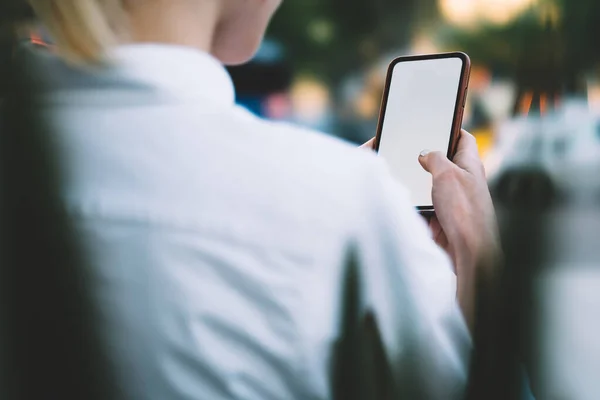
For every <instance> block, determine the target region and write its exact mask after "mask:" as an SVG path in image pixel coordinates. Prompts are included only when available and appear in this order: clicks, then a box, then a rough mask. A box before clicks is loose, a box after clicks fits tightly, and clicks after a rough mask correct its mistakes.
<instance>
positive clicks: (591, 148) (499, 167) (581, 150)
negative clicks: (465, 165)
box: [485, 100, 600, 208]
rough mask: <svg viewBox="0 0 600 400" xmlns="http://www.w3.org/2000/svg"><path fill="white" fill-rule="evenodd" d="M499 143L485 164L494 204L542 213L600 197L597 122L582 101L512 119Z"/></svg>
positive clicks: (501, 131) (599, 122) (599, 125)
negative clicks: (568, 202) (567, 201)
mask: <svg viewBox="0 0 600 400" xmlns="http://www.w3.org/2000/svg"><path fill="white" fill-rule="evenodd" d="M497 138H498V140H497V142H496V143H495V146H494V148H493V149H492V150H491V151H490V153H489V154H488V157H487V159H486V161H485V164H486V170H487V174H488V181H489V184H490V190H491V191H492V194H493V196H494V198H495V199H496V201H497V202H498V203H500V204H502V205H509V204H521V205H527V206H533V207H541V208H544V207H547V206H550V205H552V204H554V203H555V202H557V201H560V200H564V199H566V198H569V199H572V200H573V199H579V200H581V199H582V198H589V196H590V195H591V196H597V195H598V194H600V174H597V173H595V171H597V170H600V119H598V118H597V117H596V116H594V115H592V114H590V112H589V108H588V106H587V103H586V102H584V101H580V100H571V101H568V102H566V103H565V104H564V106H563V107H562V108H561V109H559V110H558V111H557V112H555V113H553V114H551V115H546V116H544V117H539V116H534V117H521V118H517V119H514V120H511V121H509V122H507V123H506V124H505V125H503V126H502V127H501V128H500V129H499V131H498V133H497Z"/></svg>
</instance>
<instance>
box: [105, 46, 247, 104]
mask: <svg viewBox="0 0 600 400" xmlns="http://www.w3.org/2000/svg"><path fill="white" fill-rule="evenodd" d="M110 58H111V62H113V63H114V64H115V66H116V71H118V74H125V75H126V77H131V78H132V79H135V80H138V81H140V80H141V81H143V82H144V83H146V84H149V85H151V86H153V87H155V88H156V89H158V90H160V91H164V92H166V93H169V94H170V95H173V96H176V97H183V98H197V97H203V98H209V99H210V101H211V102H216V103H220V104H223V105H232V104H233V103H234V101H235V91H234V87H233V82H232V81H231V77H230V76H229V73H228V72H227V70H226V69H225V67H224V66H223V65H222V64H221V63H220V62H219V61H218V60H217V59H216V58H214V57H213V56H211V55H210V54H208V53H205V52H202V51H199V50H196V49H194V48H191V47H184V46H175V45H161V44H130V45H123V46H119V47H117V48H115V49H114V50H113V52H112V53H111V56H110Z"/></svg>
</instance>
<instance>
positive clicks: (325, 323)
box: [36, 45, 470, 400]
mask: <svg viewBox="0 0 600 400" xmlns="http://www.w3.org/2000/svg"><path fill="white" fill-rule="evenodd" d="M36 57H38V61H39V62H40V63H41V64H42V66H43V69H44V70H45V74H44V76H46V77H47V78H48V82H46V88H45V89H44V90H45V91H44V93H43V94H42V100H43V103H42V104H44V105H45V107H44V109H45V110H47V111H50V112H51V116H52V118H53V121H54V122H55V125H54V126H55V131H56V132H55V137H56V140H57V144H58V145H59V147H60V159H61V160H62V165H63V167H64V174H65V177H66V183H65V187H64V190H63V192H64V202H65V206H66V207H67V208H68V210H69V213H70V215H71V216H72V218H73V220H74V221H75V222H76V226H77V227H78V230H79V234H80V237H81V239H82V241H83V243H84V248H85V249H86V251H87V253H88V255H89V260H90V264H91V267H92V273H93V278H94V288H95V292H94V295H95V299H96V301H97V303H98V305H99V306H100V308H101V311H102V326H103V327H104V328H105V331H104V337H105V338H106V343H107V348H108V351H109V354H110V356H111V360H112V361H113V362H114V368H115V371H117V372H118V376H119V379H120V380H121V384H122V386H123V388H124V389H125V390H126V391H127V394H128V396H129V398H132V399H133V398H136V399H171V400H176V399H209V400H219V399H247V400H251V399H256V400H258V399H329V398H331V387H330V380H329V378H330V369H331V362H332V350H333V345H334V343H335V341H336V340H337V339H338V337H339V336H340V324H341V321H340V319H341V317H340V314H341V309H342V304H341V301H340V299H341V296H342V294H341V288H342V275H343V273H344V265H345V262H344V260H345V258H346V255H347V249H348V247H349V246H350V245H354V246H355V247H356V249H357V251H358V254H359V261H360V265H361V271H360V274H361V276H362V279H361V285H362V286H361V287H362V289H363V294H364V306H365V308H366V309H368V310H372V311H374V313H375V315H376V318H377V320H378V324H379V329H380V331H381V335H382V339H383V342H384V344H385V349H386V352H387V356H388V358H389V360H390V362H391V364H392V365H393V368H394V377H395V379H396V380H397V382H398V383H400V384H401V383H402V382H414V381H415V380H422V382H424V383H425V387H426V388H427V390H428V391H429V392H428V393H427V394H425V393H423V394H422V397H427V398H439V399H451V398H458V396H459V395H460V392H461V390H462V389H463V388H464V385H465V382H466V375H467V367H466V366H467V364H468V360H469V351H470V338H469V335H468V331H467V329H466V327H465V324H464V321H463V319H462V316H461V314H460V311H459V309H458V307H457V304H456V278H455V276H454V274H453V272H452V269H451V265H450V261H449V259H448V257H447V256H446V255H445V254H444V253H443V252H442V251H441V250H440V249H439V248H438V247H437V246H436V245H435V244H434V242H433V241H432V240H431V238H430V233H429V231H428V229H427V227H426V225H425V223H424V222H423V221H422V219H421V217H419V216H418V215H417V213H416V212H415V211H414V209H413V208H412V207H411V205H410V203H409V200H408V196H407V193H406V191H405V189H404V188H403V187H401V186H400V185H398V184H397V183H396V182H395V181H394V180H393V178H392V177H391V175H390V173H389V171H388V170H387V168H386V166H385V165H384V163H383V162H382V161H381V160H380V159H379V158H378V157H377V156H376V155H374V154H371V153H370V152H368V151H365V150H361V149H356V148H354V147H353V146H350V145H348V144H344V143H343V142H340V141H338V140H336V139H333V138H330V137H327V136H325V135H322V134H319V133H315V132H312V131H308V130H303V129H300V128H296V127H293V126H288V125H282V124H279V123H273V122H268V121H265V120H261V119H260V118H258V117H256V116H253V115H251V114H250V113H249V112H247V111H245V110H244V109H242V108H240V107H238V106H236V105H235V104H234V89H233V86H232V83H231V81H230V79H229V76H228V74H227V72H226V71H225V69H224V68H223V67H222V66H221V65H220V64H219V63H218V62H217V61H216V60H214V59H213V58H212V57H211V56H209V55H207V54H203V53H201V52H198V51H195V50H192V49H186V48H178V47H174V46H158V45H136V46H133V45H132V46H125V47H122V48H119V49H117V50H116V51H115V54H114V57H113V64H112V66H111V67H109V68H104V69H96V70H89V71H80V70H75V69H71V68H69V67H67V66H66V65H64V64H63V63H61V62H60V61H59V60H57V59H56V58H54V57H52V56H49V55H43V56H42V55H36ZM415 157H417V155H415ZM409 353H410V354H412V355H416V356H417V359H418V360H419V363H413V364H411V365H410V367H409V368H407V367H406V365H405V366H402V363H403V362H406V360H407V358H406V357H407V355H408V354H409Z"/></svg>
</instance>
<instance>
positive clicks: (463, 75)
mask: <svg viewBox="0 0 600 400" xmlns="http://www.w3.org/2000/svg"><path fill="white" fill-rule="evenodd" d="M446 58H459V59H460V60H461V61H462V69H461V72H460V82H459V86H458V93H457V95H456V103H455V105H454V116H453V119H452V129H451V131H450V132H449V135H450V140H449V141H448V152H447V157H448V158H449V159H450V160H452V158H453V157H454V155H455V154H456V150H457V148H458V141H459V140H460V131H461V127H462V121H463V116H464V112H465V104H466V102H467V92H468V89H469V79H470V76H471V59H470V58H469V56H468V55H467V54H465V53H462V52H458V51H456V52H451V53H438V54H424V55H416V56H402V57H397V58H395V59H393V60H392V62H390V65H389V66H388V70H387V75H386V78H385V88H384V92H383V98H382V100H381V108H380V110H379V120H378V122H377V134H376V136H375V143H374V144H373V149H374V150H375V151H376V152H379V144H380V142H381V134H382V131H383V122H384V120H385V113H386V111H387V103H388V97H389V94H390V86H391V83H392V76H393V73H394V68H395V67H396V65H397V64H399V63H402V62H414V61H429V60H439V59H446ZM415 157H416V155H415ZM417 210H418V211H419V212H420V213H421V214H424V215H426V216H431V215H433V214H434V212H435V211H434V207H433V205H431V206H417Z"/></svg>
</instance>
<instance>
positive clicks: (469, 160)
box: [453, 130, 483, 174]
mask: <svg viewBox="0 0 600 400" xmlns="http://www.w3.org/2000/svg"><path fill="white" fill-rule="evenodd" d="M453 161H454V163H455V164H456V165H458V166H459V167H460V168H462V169H464V170H466V171H468V172H470V173H473V174H481V173H482V172H483V163H482V162H481V158H480V157H479V149H478V147H477V140H476V139H475V137H474V136H473V135H471V134H470V133H469V132H467V131H465V130H463V131H461V135H460V141H459V142H458V149H457V151H456V155H455V156H454V159H453Z"/></svg>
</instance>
